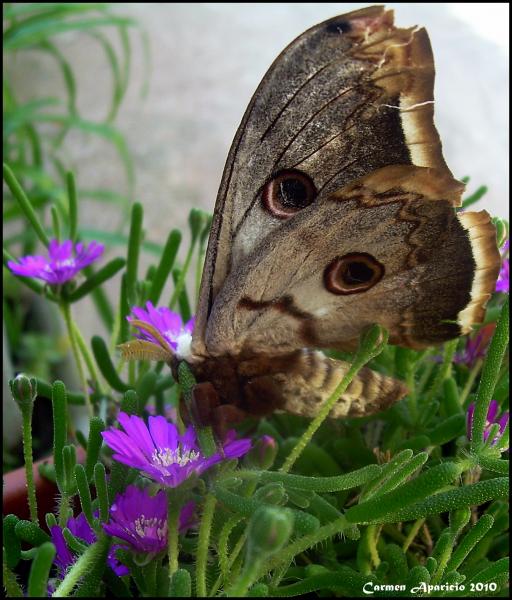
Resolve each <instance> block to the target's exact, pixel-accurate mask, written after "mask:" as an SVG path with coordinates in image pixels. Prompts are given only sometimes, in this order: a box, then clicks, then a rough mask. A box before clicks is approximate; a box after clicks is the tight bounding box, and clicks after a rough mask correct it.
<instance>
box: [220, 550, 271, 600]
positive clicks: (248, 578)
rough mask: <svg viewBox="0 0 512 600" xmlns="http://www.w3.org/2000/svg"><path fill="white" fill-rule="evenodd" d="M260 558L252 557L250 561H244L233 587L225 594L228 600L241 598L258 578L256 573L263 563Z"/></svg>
mask: <svg viewBox="0 0 512 600" xmlns="http://www.w3.org/2000/svg"><path fill="white" fill-rule="evenodd" d="M263 558H264V557H262V556H258V557H254V558H253V560H252V561H249V562H248V561H246V563H245V565H244V569H243V571H242V574H241V575H240V577H239V578H238V580H237V581H235V583H234V584H233V586H232V587H231V588H230V589H229V590H228V591H227V592H226V596H228V598H230V597H231V598H243V597H244V596H246V594H247V590H248V589H249V588H250V587H251V585H252V584H253V583H254V582H255V581H256V579H257V578H258V572H259V569H260V567H261V564H262V562H263Z"/></svg>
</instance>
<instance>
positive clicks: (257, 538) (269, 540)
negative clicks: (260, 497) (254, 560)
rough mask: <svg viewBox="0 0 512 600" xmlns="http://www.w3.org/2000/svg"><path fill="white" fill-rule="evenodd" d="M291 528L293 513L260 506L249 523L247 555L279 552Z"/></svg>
mask: <svg viewBox="0 0 512 600" xmlns="http://www.w3.org/2000/svg"><path fill="white" fill-rule="evenodd" d="M292 530H293V513H292V512H291V511H288V510H283V509H281V508H277V507H275V506H260V507H259V508H258V509H257V510H256V511H255V512H254V514H253V516H252V518H251V521H250V523H249V539H248V546H247V549H248V554H249V556H251V555H252V556H260V557H261V556H262V555H263V556H265V555H267V556H269V555H271V554H275V553H276V552H279V550H281V548H282V547H283V546H284V545H285V544H286V542H287V541H288V539H289V537H290V535H291V533H292Z"/></svg>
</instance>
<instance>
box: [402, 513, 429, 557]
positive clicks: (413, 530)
mask: <svg viewBox="0 0 512 600" xmlns="http://www.w3.org/2000/svg"><path fill="white" fill-rule="evenodd" d="M423 523H425V519H424V518H423V519H418V520H417V521H415V522H414V523H413V526H412V527H411V530H410V531H409V533H408V534H407V537H406V538H405V540H404V543H403V546H402V550H403V551H404V552H407V550H408V549H409V546H410V545H411V544H412V542H413V540H414V538H415V537H416V536H417V535H418V531H419V530H420V529H421V528H422V527H423Z"/></svg>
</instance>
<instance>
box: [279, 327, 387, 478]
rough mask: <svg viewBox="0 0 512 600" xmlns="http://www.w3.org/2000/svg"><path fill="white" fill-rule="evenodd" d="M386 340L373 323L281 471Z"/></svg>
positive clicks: (384, 335)
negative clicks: (349, 363) (346, 369)
mask: <svg viewBox="0 0 512 600" xmlns="http://www.w3.org/2000/svg"><path fill="white" fill-rule="evenodd" d="M386 342H387V333H385V332H384V330H383V329H382V328H381V327H379V326H378V325H374V326H373V327H372V328H371V330H370V331H369V332H368V333H367V334H366V335H365V336H364V337H363V338H362V340H361V344H360V347H359V350H358V352H357V354H356V356H355V357H354V362H353V363H352V365H351V367H350V369H349V370H348V371H347V373H346V374H345V375H344V377H343V378H342V380H341V381H340V383H339V384H338V385H337V386H336V389H335V390H334V392H333V393H332V394H331V395H330V397H329V398H327V400H326V401H325V402H324V403H323V405H322V406H321V408H320V410H319V412H318V414H317V416H316V417H315V418H314V419H313V421H312V422H311V423H310V425H309V427H308V428H307V429H306V431H305V432H304V433H303V434H302V436H301V437H300V439H299V441H298V443H297V445H296V446H295V448H294V449H293V450H292V451H291V453H290V454H289V456H288V457H287V458H286V460H285V462H284V464H283V466H282V467H281V469H280V471H281V472H283V473H287V472H288V471H289V470H290V469H291V468H292V467H293V465H294V464H295V461H296V460H297V459H298V458H299V456H300V455H301V454H302V452H303V451H304V448H305V447H306V446H307V445H308V444H309V442H310V441H311V438H312V437H313V435H314V434H315V433H316V431H317V429H318V428H319V427H320V425H321V424H322V423H323V422H324V421H325V419H326V418H327V416H328V415H329V413H330V412H331V410H332V408H333V406H334V405H335V404H336V402H337V401H338V400H339V398H340V396H341V395H342V394H343V393H344V392H345V391H346V389H347V388H348V386H349V385H350V383H351V381H352V379H354V377H355V376H356V375H357V373H358V371H359V370H360V369H361V368H362V367H363V366H364V365H365V364H366V363H367V362H368V361H369V360H370V359H372V358H374V357H375V356H377V354H379V353H380V352H381V351H382V350H383V348H384V347H385V345H386Z"/></svg>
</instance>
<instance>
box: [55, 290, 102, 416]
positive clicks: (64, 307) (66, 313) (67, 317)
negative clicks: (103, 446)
mask: <svg viewBox="0 0 512 600" xmlns="http://www.w3.org/2000/svg"><path fill="white" fill-rule="evenodd" d="M59 306H60V309H61V311H62V316H63V317H64V321H65V323H66V328H67V330H68V336H69V341H70V343H71V349H72V351H73V356H74V358H75V363H76V366H77V369H78V377H79V378H80V383H81V385H82V389H83V390H84V396H85V404H86V406H87V410H88V411H89V416H90V417H93V416H94V411H93V408H92V403H91V399H90V397H89V390H88V387H87V380H86V379H85V373H84V369H83V366H82V360H81V359H80V352H79V349H78V343H77V340H76V336H75V327H76V326H75V323H74V322H73V318H72V316H71V306H70V305H69V304H68V303H67V302H61V303H60V304H59Z"/></svg>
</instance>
